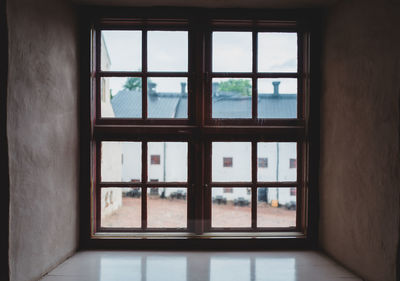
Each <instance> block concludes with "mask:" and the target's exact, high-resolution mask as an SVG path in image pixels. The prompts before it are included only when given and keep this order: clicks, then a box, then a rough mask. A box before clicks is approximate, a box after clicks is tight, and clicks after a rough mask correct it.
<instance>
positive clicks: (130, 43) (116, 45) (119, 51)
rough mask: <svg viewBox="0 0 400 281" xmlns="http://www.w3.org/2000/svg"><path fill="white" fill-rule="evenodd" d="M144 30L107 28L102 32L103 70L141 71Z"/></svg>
mask: <svg viewBox="0 0 400 281" xmlns="http://www.w3.org/2000/svg"><path fill="white" fill-rule="evenodd" d="M141 69H142V32H141V31H121V30H107V31H102V32H101V70H103V71H141Z"/></svg>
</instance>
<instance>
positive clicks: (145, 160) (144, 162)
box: [142, 141, 148, 230]
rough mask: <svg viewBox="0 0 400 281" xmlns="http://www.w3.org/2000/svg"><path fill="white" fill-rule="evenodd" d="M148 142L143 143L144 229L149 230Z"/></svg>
mask: <svg viewBox="0 0 400 281" xmlns="http://www.w3.org/2000/svg"><path fill="white" fill-rule="evenodd" d="M147 176H148V175H147V142H145V141H143V142H142V183H143V184H142V229H143V230H144V229H146V228H147Z"/></svg>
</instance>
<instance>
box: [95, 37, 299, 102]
mask: <svg viewBox="0 0 400 281" xmlns="http://www.w3.org/2000/svg"><path fill="white" fill-rule="evenodd" d="M102 35H103V37H104V41H105V45H106V47H107V51H108V54H109V57H110V61H111V66H110V69H109V70H110V71H140V70H141V56H142V48H141V47H142V35H141V31H116V30H112V31H102ZM212 40H213V50H212V52H213V56H212V70H213V72H250V71H251V70H252V33H251V32H213V34H212ZM147 41H148V71H161V72H162V71H179V72H180V71H182V72H186V71H187V69H188V33H187V32H186V31H148V39H147ZM257 67H258V71H259V72H285V73H287V72H296V71H297V34H296V33H272V32H260V33H259V34H258V62H257ZM102 69H103V70H106V69H105V67H104V63H102ZM109 79H110V87H111V89H112V94H113V95H115V94H116V93H118V91H120V90H121V89H122V87H123V85H124V83H125V81H126V78H109ZM152 81H153V82H155V83H156V84H157V88H156V90H157V91H159V92H180V91H181V86H180V83H181V82H187V79H186V78H152ZM215 81H216V82H218V81H219V79H215ZM272 81H281V84H280V87H279V89H280V93H282V94H285V93H297V80H296V79H292V78H285V79H284V78H281V79H259V81H258V91H259V93H260V94H262V93H272V92H273V86H272Z"/></svg>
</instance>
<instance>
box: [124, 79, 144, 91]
mask: <svg viewBox="0 0 400 281" xmlns="http://www.w3.org/2000/svg"><path fill="white" fill-rule="evenodd" d="M124 89H126V90H130V91H134V90H140V89H142V78H141V77H129V78H128V79H126V82H125V84H124Z"/></svg>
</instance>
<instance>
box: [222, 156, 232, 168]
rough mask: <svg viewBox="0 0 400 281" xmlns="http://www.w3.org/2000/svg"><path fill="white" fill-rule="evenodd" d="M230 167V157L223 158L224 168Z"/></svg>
mask: <svg viewBox="0 0 400 281" xmlns="http://www.w3.org/2000/svg"><path fill="white" fill-rule="evenodd" d="M232 165H233V160H232V157H224V158H223V166H224V168H229V167H232Z"/></svg>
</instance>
